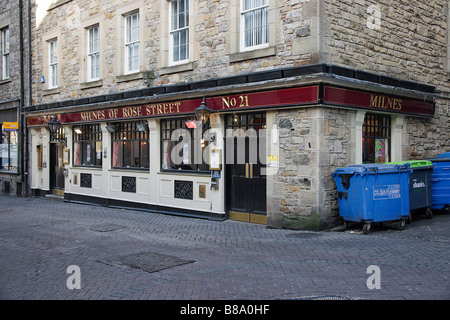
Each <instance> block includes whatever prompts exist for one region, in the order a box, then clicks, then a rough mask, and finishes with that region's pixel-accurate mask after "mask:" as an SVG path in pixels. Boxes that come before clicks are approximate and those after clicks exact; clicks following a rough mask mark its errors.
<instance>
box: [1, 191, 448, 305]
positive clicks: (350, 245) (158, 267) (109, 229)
mask: <svg viewBox="0 0 450 320" xmlns="http://www.w3.org/2000/svg"><path fill="white" fill-rule="evenodd" d="M0 208H1V209H0V222H1V223H0V270H1V272H0V299H2V300H190V301H192V300H205V301H206V300H274V301H275V300H288V301H292V300H314V299H342V300H344V299H349V300H351V299H354V300H361V299H367V300H448V299H450V279H449V276H450V243H449V241H450V231H449V230H450V213H442V214H435V215H434V217H433V219H431V220H430V219H426V218H425V217H417V218H416V219H414V220H413V221H412V223H411V224H410V225H407V227H406V229H405V230H402V231H401V230H397V229H395V228H390V227H389V226H388V227H386V226H380V227H374V228H373V230H372V232H371V233H370V234H369V235H364V234H361V232H360V229H358V226H357V227H356V228H355V229H354V230H352V231H351V230H347V231H345V232H344V231H334V232H332V231H321V232H312V231H298V230H286V229H283V230H281V229H270V228H267V227H266V226H263V225H257V224H249V223H243V222H237V221H231V220H227V221H223V222H218V221H209V220H204V219H196V218H185V217H177V216H170V215H164V214H156V213H149V212H145V211H136V210H126V209H116V208H107V207H101V206H92V205H83V204H75V203H65V202H60V201H52V200H48V199H44V198H20V197H11V196H0ZM71 266H72V267H71ZM73 266H75V269H74V268H73ZM370 266H375V267H370ZM69 267H71V268H69ZM68 268H69V272H68ZM76 268H78V269H76ZM74 270H75V271H74ZM77 270H78V271H77Z"/></svg>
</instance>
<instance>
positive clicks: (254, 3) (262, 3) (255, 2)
mask: <svg viewBox="0 0 450 320" xmlns="http://www.w3.org/2000/svg"><path fill="white" fill-rule="evenodd" d="M246 1H247V2H248V3H250V6H251V7H250V8H245V3H246ZM240 2H241V8H240V9H241V15H240V17H241V18H240V51H250V50H257V49H263V48H267V47H269V1H268V0H241V1H240ZM258 11H264V12H263V15H262V16H261V17H260V20H259V21H258V20H257V19H258V18H259V17H258V16H257V12H258ZM246 17H247V18H249V19H251V23H254V25H253V26H251V27H252V28H253V29H254V30H253V32H251V35H252V36H256V37H261V38H262V40H261V42H260V43H257V41H256V40H248V41H247V38H246V35H248V32H246ZM258 28H259V29H261V30H260V33H258V30H257V29H258ZM249 42H250V43H249Z"/></svg>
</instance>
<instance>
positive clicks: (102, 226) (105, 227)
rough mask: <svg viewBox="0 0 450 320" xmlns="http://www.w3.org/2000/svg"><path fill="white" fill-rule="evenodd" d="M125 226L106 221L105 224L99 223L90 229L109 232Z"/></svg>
mask: <svg viewBox="0 0 450 320" xmlns="http://www.w3.org/2000/svg"><path fill="white" fill-rule="evenodd" d="M122 228H125V227H124V226H121V225H118V224H114V223H105V224H98V225H95V226H92V227H90V228H89V229H90V230H92V231H99V232H108V231H114V230H119V229H122Z"/></svg>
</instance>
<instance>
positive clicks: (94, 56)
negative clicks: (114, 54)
mask: <svg viewBox="0 0 450 320" xmlns="http://www.w3.org/2000/svg"><path fill="white" fill-rule="evenodd" d="M87 33H88V53H87V71H88V80H89V81H91V80H98V79H100V37H99V26H98V25H96V26H93V27H91V28H89V29H88V30H87Z"/></svg>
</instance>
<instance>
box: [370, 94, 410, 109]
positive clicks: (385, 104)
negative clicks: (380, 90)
mask: <svg viewBox="0 0 450 320" xmlns="http://www.w3.org/2000/svg"><path fill="white" fill-rule="evenodd" d="M402 102H403V101H402V99H400V98H391V97H386V96H377V95H374V94H371V95H370V107H371V108H380V109H389V110H402Z"/></svg>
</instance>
